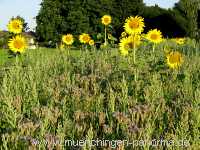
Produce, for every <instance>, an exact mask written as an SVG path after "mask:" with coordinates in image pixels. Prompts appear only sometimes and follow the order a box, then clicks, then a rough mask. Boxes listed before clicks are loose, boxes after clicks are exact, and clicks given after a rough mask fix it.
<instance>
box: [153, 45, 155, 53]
mask: <svg viewBox="0 0 200 150" xmlns="http://www.w3.org/2000/svg"><path fill="white" fill-rule="evenodd" d="M153 53H155V44H153Z"/></svg>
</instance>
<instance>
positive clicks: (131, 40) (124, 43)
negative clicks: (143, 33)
mask: <svg viewBox="0 0 200 150" xmlns="http://www.w3.org/2000/svg"><path fill="white" fill-rule="evenodd" d="M140 43H141V37H140V36H139V35H134V36H129V37H125V38H122V39H121V40H120V43H119V50H120V52H121V54H122V55H124V56H125V55H128V53H129V50H131V49H134V47H137V46H139V45H140Z"/></svg>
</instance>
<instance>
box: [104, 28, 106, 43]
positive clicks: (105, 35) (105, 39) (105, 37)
mask: <svg viewBox="0 0 200 150" xmlns="http://www.w3.org/2000/svg"><path fill="white" fill-rule="evenodd" d="M104 45H107V29H106V26H105V43H104Z"/></svg>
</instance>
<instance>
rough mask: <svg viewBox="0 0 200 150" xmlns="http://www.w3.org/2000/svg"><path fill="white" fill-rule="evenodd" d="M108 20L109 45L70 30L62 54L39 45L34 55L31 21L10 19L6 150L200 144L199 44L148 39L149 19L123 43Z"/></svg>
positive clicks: (0, 100) (2, 99)
mask: <svg viewBox="0 0 200 150" xmlns="http://www.w3.org/2000/svg"><path fill="white" fill-rule="evenodd" d="M101 20H102V24H103V25H104V29H105V33H104V35H103V40H102V41H103V42H102V43H100V44H101V45H100V46H99V47H98V46H97V45H98V43H97V41H96V39H93V37H92V35H89V34H87V33H82V34H81V35H79V43H78V41H77V40H76V39H77V35H72V34H70V33H68V34H65V35H62V36H61V39H60V40H61V42H60V43H59V45H57V48H42V47H39V46H35V45H33V44H34V40H33V39H32V40H31V41H32V42H29V44H31V46H32V48H34V49H30V47H28V43H27V39H26V37H25V36H23V35H22V33H23V22H22V21H21V20H20V19H19V18H16V19H11V20H10V22H9V23H8V30H9V40H8V41H7V46H8V49H1V50H0V134H1V139H0V148H1V149H3V150H18V149H19V150H27V149H29V150H34V149H41V150H43V149H49V150H51V149H56V150H60V149H69V150H73V149H74V150H79V149H83V150H96V149H102V150H111V149H116V150H135V149H138V150H154V149H163V150H165V149H176V150H179V149H180V150H181V149H189V150H190V149H191V150H193V149H194V150H198V149H199V148H200V146H199V145H200V139H199V138H200V137H199V135H200V108H199V107H200V101H199V100H200V83H199V80H200V65H199V62H200V53H199V49H200V45H199V43H198V42H197V41H196V40H194V39H191V38H173V39H170V38H164V37H163V36H162V32H161V31H160V30H158V29H151V30H149V31H148V32H147V33H145V34H144V33H143V31H144V27H145V25H144V18H142V17H140V16H135V17H129V18H128V19H127V20H126V21H125V24H124V30H125V31H124V32H123V33H122V34H121V37H120V39H119V40H116V38H114V37H113V36H112V34H111V33H109V30H108V28H109V25H110V24H111V21H112V18H111V16H109V15H104V16H103V17H102V18H101ZM51 42H52V41H51ZM73 43H75V44H76V46H75V44H74V45H73ZM77 43H78V44H77ZM29 46H30V45H29Z"/></svg>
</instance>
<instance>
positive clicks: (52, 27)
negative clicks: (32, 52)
mask: <svg viewBox="0 0 200 150" xmlns="http://www.w3.org/2000/svg"><path fill="white" fill-rule="evenodd" d="M143 6H144V3H143V0H95V1H94V0H43V1H42V3H41V9H40V12H39V14H38V16H37V17H36V21H37V27H36V33H37V36H38V40H39V41H40V42H48V41H53V43H56V42H58V41H59V40H60V38H61V35H62V34H66V33H73V34H75V35H77V36H78V35H79V34H80V33H83V32H87V33H90V34H92V35H94V33H99V32H102V31H103V26H102V25H101V17H102V16H103V15H105V14H110V15H111V16H112V20H113V21H112V26H113V34H114V35H116V36H119V34H120V31H121V29H122V26H123V23H124V21H125V18H127V17H128V16H131V15H137V14H139V13H140V14H141V11H140V10H142V9H141V7H143ZM54 46H55V44H54Z"/></svg>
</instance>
